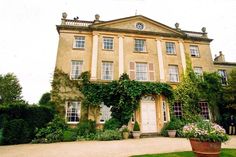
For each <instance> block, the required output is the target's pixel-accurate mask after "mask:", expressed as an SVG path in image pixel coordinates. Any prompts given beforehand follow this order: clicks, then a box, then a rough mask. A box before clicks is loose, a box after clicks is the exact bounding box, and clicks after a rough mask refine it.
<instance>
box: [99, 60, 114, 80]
mask: <svg viewBox="0 0 236 157" xmlns="http://www.w3.org/2000/svg"><path fill="white" fill-rule="evenodd" d="M108 66H111V67H110V68H109V67H108ZM107 68H108V69H107ZM107 70H108V71H107ZM113 71H114V66H113V62H110V61H103V62H102V74H101V76H102V77H101V79H102V80H113V75H114V72H113ZM107 74H108V75H107Z"/></svg>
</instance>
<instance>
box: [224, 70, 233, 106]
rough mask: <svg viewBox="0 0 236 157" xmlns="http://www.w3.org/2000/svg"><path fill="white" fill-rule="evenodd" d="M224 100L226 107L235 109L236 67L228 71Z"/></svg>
mask: <svg viewBox="0 0 236 157" xmlns="http://www.w3.org/2000/svg"><path fill="white" fill-rule="evenodd" d="M224 100H225V107H226V108H229V110H232V109H234V110H236V68H234V69H233V70H232V71H231V72H230V74H229V79H228V84H227V86H225V87H224Z"/></svg>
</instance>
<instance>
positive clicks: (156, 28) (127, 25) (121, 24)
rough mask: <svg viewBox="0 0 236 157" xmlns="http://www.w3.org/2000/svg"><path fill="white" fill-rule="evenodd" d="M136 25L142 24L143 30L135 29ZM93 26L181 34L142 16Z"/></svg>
mask: <svg viewBox="0 0 236 157" xmlns="http://www.w3.org/2000/svg"><path fill="white" fill-rule="evenodd" d="M138 23H141V24H143V29H141V30H139V29H138V28H137V24H138ZM94 26H95V27H103V28H114V29H121V30H137V31H147V32H157V33H168V34H179V35H180V34H182V33H181V32H179V31H177V30H176V29H173V28H171V27H169V26H166V25H164V24H161V23H159V22H157V21H154V20H152V19H149V18H147V17H145V16H142V15H136V16H131V17H126V18H122V19H116V20H111V21H106V22H100V23H97V24H94Z"/></svg>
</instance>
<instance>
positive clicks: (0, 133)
mask: <svg viewBox="0 0 236 157" xmlns="http://www.w3.org/2000/svg"><path fill="white" fill-rule="evenodd" d="M2 140H3V136H2V129H0V145H1V144H2V142H3V141H2Z"/></svg>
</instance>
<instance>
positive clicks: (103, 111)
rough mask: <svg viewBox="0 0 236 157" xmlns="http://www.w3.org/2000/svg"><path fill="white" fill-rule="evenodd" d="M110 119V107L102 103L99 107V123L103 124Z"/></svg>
mask: <svg viewBox="0 0 236 157" xmlns="http://www.w3.org/2000/svg"><path fill="white" fill-rule="evenodd" d="M110 118H111V107H107V106H106V105H105V104H104V102H102V103H101V105H100V117H99V122H100V123H101V124H104V123H105V122H106V121H107V120H109V119H110Z"/></svg>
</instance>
